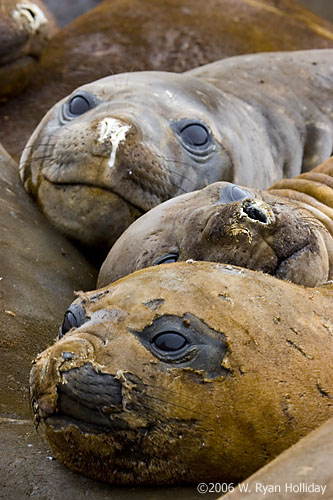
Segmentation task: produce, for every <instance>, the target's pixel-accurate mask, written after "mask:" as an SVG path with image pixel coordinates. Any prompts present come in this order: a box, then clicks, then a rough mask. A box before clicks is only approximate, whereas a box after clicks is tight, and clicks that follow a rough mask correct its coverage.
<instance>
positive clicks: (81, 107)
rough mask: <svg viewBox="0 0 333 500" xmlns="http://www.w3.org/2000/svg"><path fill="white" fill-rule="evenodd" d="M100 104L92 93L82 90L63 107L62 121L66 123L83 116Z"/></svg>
mask: <svg viewBox="0 0 333 500" xmlns="http://www.w3.org/2000/svg"><path fill="white" fill-rule="evenodd" d="M98 104H99V100H98V99H97V97H95V96H94V95H93V94H91V93H90V92H87V91H86V90H81V91H80V92H78V93H77V94H75V95H74V96H72V97H71V98H70V99H69V100H68V101H66V102H65V103H64V104H63V106H62V113H61V117H60V118H61V121H63V122H66V121H68V120H73V119H74V118H76V117H78V116H81V115H83V114H84V113H86V112H87V111H89V110H90V109H92V108H94V107H95V106H97V105H98Z"/></svg>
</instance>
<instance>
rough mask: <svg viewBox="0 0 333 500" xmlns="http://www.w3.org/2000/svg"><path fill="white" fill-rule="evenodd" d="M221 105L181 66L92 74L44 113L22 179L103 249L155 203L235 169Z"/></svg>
mask: <svg viewBox="0 0 333 500" xmlns="http://www.w3.org/2000/svg"><path fill="white" fill-rule="evenodd" d="M228 106H229V107H230V106H231V103H230V102H229V103H228V102H225V103H222V102H219V99H218V91H217V90H216V89H215V88H214V87H213V86H211V85H210V84H208V83H205V82H204V81H200V80H199V79H197V78H194V77H191V76H190V75H187V74H173V73H162V72H154V73H153V72H140V73H129V74H122V75H113V76H111V77H107V78H104V79H102V80H98V81H96V82H93V83H91V84H88V85H85V86H83V87H81V88H79V89H78V90H76V91H75V92H74V93H73V94H72V95H71V96H70V97H68V98H66V99H64V100H63V101H61V102H59V103H58V104H57V105H56V106H54V107H53V108H52V109H51V111H50V112H49V113H48V114H47V115H46V116H45V118H44V119H43V120H42V122H41V124H40V125H39V127H38V128H37V129H36V131H35V132H34V134H33V135H32V137H31V138H30V140H29V142H28V144H27V146H26V148H25V151H24V152H23V155H22V158H21V165H20V171H21V178H22V180H23V182H24V185H25V187H26V189H27V190H29V191H30V192H32V193H33V194H34V196H36V198H37V199H38V203H39V205H40V207H41V208H42V210H43V212H44V213H45V214H46V215H47V217H48V218H49V219H50V220H51V221H52V222H53V223H54V224H55V225H56V226H57V227H59V228H60V229H61V230H62V231H64V232H65V233H66V235H67V236H69V237H70V238H73V239H76V240H78V241H80V242H82V243H83V244H86V245H92V246H99V247H102V248H103V247H104V248H106V249H109V248H110V246H111V245H112V244H113V242H114V241H115V240H116V238H117V237H118V236H119V235H120V234H121V233H122V232H123V231H124V230H125V229H126V227H127V226H128V225H129V224H130V223H131V222H132V221H133V220H134V219H136V218H137V217H138V216H139V215H141V214H142V213H144V212H146V211H147V210H149V209H151V208H152V207H154V206H155V205H158V204H159V203H161V202H163V201H165V200H167V199H169V198H171V197H174V196H176V195H179V194H181V193H184V192H189V191H192V190H194V189H198V188H201V187H203V186H205V185H207V184H210V183H212V182H214V181H216V180H219V179H226V180H229V179H231V178H232V162H231V160H230V157H229V154H228V152H227V151H226V150H225V145H226V140H224V139H223V137H222V136H223V132H222V128H223V127H221V119H219V118H218V116H219V115H223V109H225V108H227V107H228ZM228 122H229V120H228ZM229 125H230V126H232V123H228V126H229Z"/></svg>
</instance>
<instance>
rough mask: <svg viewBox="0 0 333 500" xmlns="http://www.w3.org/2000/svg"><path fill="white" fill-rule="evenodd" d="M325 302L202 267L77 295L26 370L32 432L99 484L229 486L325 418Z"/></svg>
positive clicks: (328, 408) (279, 284)
mask: <svg viewBox="0 0 333 500" xmlns="http://www.w3.org/2000/svg"><path fill="white" fill-rule="evenodd" d="M332 299H333V285H332V284H330V285H326V286H322V287H320V288H304V287H301V286H298V285H294V284H293V283H289V282H286V281H282V280H278V279H276V278H274V277H272V276H269V275H265V274H262V273H258V272H256V271H251V270H247V269H241V268H237V267H232V266H228V265H222V264H218V263H211V262H194V263H185V262H179V263H174V264H166V265H165V266H157V267H150V268H147V269H143V270H140V271H137V272H135V273H133V274H131V275H130V276H127V277H126V278H123V279H121V280H119V281H117V282H116V283H113V284H112V285H110V286H109V287H105V288H102V289H99V290H96V291H92V292H89V293H81V294H80V297H79V298H78V299H77V300H76V301H75V302H74V303H73V304H72V305H71V306H70V308H69V309H68V311H67V313H66V315H65V318H64V322H63V325H62V327H61V330H60V337H61V338H60V340H58V341H57V342H56V343H55V344H54V345H53V346H51V347H49V348H48V349H47V350H46V351H44V352H43V353H41V354H40V355H39V356H38V357H37V358H36V360H35V361H34V364H33V368H32V371H31V376H30V384H31V401H32V406H33V411H34V414H35V421H36V424H43V427H44V428H45V432H46V437H47V439H48V441H49V443H50V445H51V447H52V450H53V452H54V454H55V456H56V457H57V458H58V459H59V460H60V461H61V462H62V463H64V464H65V465H66V466H68V467H69V468H70V469H72V470H74V471H76V472H81V473H83V474H85V475H88V476H90V477H93V478H96V479H101V480H103V481H109V482H112V483H116V484H146V485H154V484H174V483H183V482H187V483H192V482H196V483H198V482H201V481H205V482H236V481H239V480H241V479H243V478H245V477H247V476H248V475H249V474H251V473H253V472H254V471H255V470H257V469H258V468H259V467H261V466H262V465H264V464H265V463H266V462H268V461H269V460H271V459H272V458H274V457H275V456H276V455H278V454H279V453H280V452H281V451H282V450H284V449H286V448H288V447H289V446H290V445H291V444H293V443H295V442H296V441H298V440H299V439H300V438H301V437H303V436H305V435H306V434H307V433H309V432H310V431H311V430H313V429H314V428H315V427H317V426H318V425H320V424H321V423H322V422H324V421H325V420H327V419H328V418H330V417H331V416H332V415H333V407H332V404H331V400H332V397H333V394H332V376H333V371H332V370H333V365H332V362H331V359H332V354H333V352H332Z"/></svg>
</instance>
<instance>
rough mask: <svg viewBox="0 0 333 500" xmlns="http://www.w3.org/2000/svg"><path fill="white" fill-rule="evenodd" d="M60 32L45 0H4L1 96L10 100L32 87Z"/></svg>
mask: <svg viewBox="0 0 333 500" xmlns="http://www.w3.org/2000/svg"><path fill="white" fill-rule="evenodd" d="M55 31H56V23H55V21H54V18H53V16H52V14H51V13H50V12H49V11H48V9H47V7H46V6H45V5H44V3H43V2H42V1H41V0H35V1H25V2H17V1H13V0H0V32H1V44H0V45H1V46H0V96H1V97H5V98H8V97H9V96H12V95H14V94H17V93H18V92H20V91H21V90H23V89H24V87H25V86H27V85H28V83H29V81H30V80H31V78H32V76H33V73H34V71H36V67H37V65H38V62H39V59H40V57H41V55H42V52H43V50H44V48H45V46H46V44H47V42H48V40H49V38H50V37H51V36H52V35H53V34H54V33H55Z"/></svg>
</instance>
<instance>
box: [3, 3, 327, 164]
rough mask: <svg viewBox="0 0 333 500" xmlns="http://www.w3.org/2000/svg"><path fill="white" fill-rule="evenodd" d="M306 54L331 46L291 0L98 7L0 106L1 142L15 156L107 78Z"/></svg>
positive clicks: (63, 35) (323, 27)
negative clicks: (68, 100)
mask: <svg viewBox="0 0 333 500" xmlns="http://www.w3.org/2000/svg"><path fill="white" fill-rule="evenodd" d="M67 3H68V5H69V4H70V8H74V4H75V6H76V5H77V2H67ZM311 48H312V49H313V48H318V49H320V48H333V29H332V24H331V23H329V22H326V21H324V20H323V19H320V18H319V17H317V16H316V15H314V14H313V13H311V12H310V11H309V10H307V9H305V8H304V7H301V6H300V5H299V4H298V3H296V2H294V1H293V0H209V1H206V2H203V1H202V0H167V1H164V2H153V1H151V0H109V1H104V2H102V3H101V4H100V5H99V6H97V7H96V8H95V9H94V10H92V11H90V12H87V13H86V14H84V15H83V16H81V17H80V18H78V19H76V20H75V21H73V22H72V23H71V24H70V25H68V26H66V27H65V28H64V29H63V30H61V31H59V33H58V34H57V35H55V36H54V37H53V39H52V40H51V41H50V43H49V44H48V47H47V50H46V52H45V55H44V57H43V59H42V61H41V64H40V68H39V71H38V73H37V74H36V76H35V78H34V81H33V82H32V84H31V85H30V86H29V88H28V89H27V91H26V92H25V93H24V94H22V95H20V96H19V97H18V98H16V99H15V100H13V99H12V100H10V101H8V102H7V103H3V104H2V105H1V106H0V141H1V142H2V143H3V144H4V146H5V147H6V149H7V150H8V151H9V152H10V153H11V154H12V155H14V156H15V157H16V158H18V157H19V156H20V154H21V152H22V150H23V147H24V145H25V143H26V142H27V140H28V138H29V136H30V135H31V133H32V132H33V129H34V128H35V127H36V126H37V125H38V123H39V121H40V120H41V119H42V117H43V115H44V114H45V113H46V112H47V111H48V110H49V109H50V108H51V107H52V106H53V105H54V104H55V103H56V102H57V101H58V100H60V99H62V98H63V97H64V96H66V95H68V94H69V93H71V92H72V91H73V90H74V89H75V88H77V87H79V86H80V85H82V84H84V83H88V82H91V81H93V80H97V79H99V78H102V77H105V76H109V75H110V74H115V73H123V72H127V71H130V72H132V71H139V70H140V71H141V70H159V71H161V70H163V71H176V72H181V71H185V70H188V69H191V68H194V67H196V66H199V65H201V64H206V63H209V62H212V61H216V60H218V59H222V58H225V57H230V56H234V55H238V54H244V53H254V52H264V51H278V50H302V49H311ZM23 109H24V120H23V121H22V110H23Z"/></svg>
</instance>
